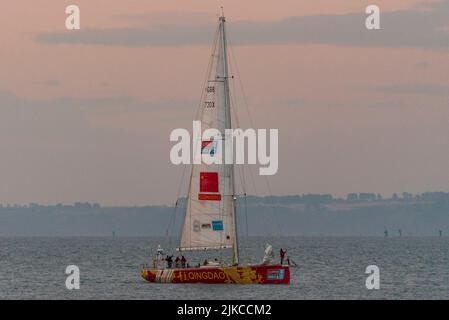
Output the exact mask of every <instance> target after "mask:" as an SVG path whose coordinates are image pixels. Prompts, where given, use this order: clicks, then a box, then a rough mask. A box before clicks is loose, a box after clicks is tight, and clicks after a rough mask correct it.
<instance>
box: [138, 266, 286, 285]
mask: <svg viewBox="0 0 449 320" xmlns="http://www.w3.org/2000/svg"><path fill="white" fill-rule="evenodd" d="M141 275H142V278H144V279H145V280H147V281H150V282H159V283H211V284H219V283H236V284H289V283H290V268H289V267H288V266H281V265H271V266H268V265H255V266H232V267H200V268H186V269H150V268H144V269H142V271H141Z"/></svg>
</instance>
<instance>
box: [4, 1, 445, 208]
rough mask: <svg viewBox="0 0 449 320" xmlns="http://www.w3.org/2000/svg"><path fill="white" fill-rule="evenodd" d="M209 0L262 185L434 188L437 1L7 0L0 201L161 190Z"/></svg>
mask: <svg viewBox="0 0 449 320" xmlns="http://www.w3.org/2000/svg"><path fill="white" fill-rule="evenodd" d="M70 4H77V5H78V6H79V7H80V9H81V30H79V31H68V30H66V29H65V18H66V15H65V8H66V6H67V5H70ZM370 4H376V5H378V6H379V7H380V9H381V30H378V31H368V30H366V28H365V22H364V19H365V17H366V14H365V7H366V6H368V5H370ZM221 5H224V7H225V13H226V16H227V21H228V27H229V38H230V41H231V45H232V48H233V49H232V51H233V56H234V57H235V58H236V60H237V66H238V70H239V75H240V79H241V81H242V82H243V86H244V91H245V94H246V98H247V100H248V105H249V109H250V112H251V115H252V118H253V121H254V123H255V125H256V127H258V128H279V130H280V164H279V171H278V174H277V175H275V176H273V177H269V183H270V186H271V192H272V193H273V194H279V195H285V194H301V193H307V192H313V193H332V194H334V195H336V196H345V195H346V194H347V193H348V192H376V193H381V194H383V195H385V196H389V195H391V193H393V192H403V191H407V192H413V193H415V192H423V191H432V190H441V191H449V1H448V0H444V1H424V0H416V1H414V0H388V1H387V0H378V1H376V2H375V3H374V2H372V1H360V0H354V1H352V0H314V1H310V0H279V1H272V0H269V1H265V0H263V1H261V0H259V1H252V0H245V1H241V0H222V1H215V0H213V1H205V0H182V1H167V0H148V1H141V0H128V1H126V2H125V1H111V0H94V1H92V0H70V1H61V0H40V1H39V4H32V5H31V4H30V1H28V0H16V1H9V2H8V3H7V4H5V5H3V6H2V10H1V13H0V16H1V19H0V40H1V42H0V70H1V72H0V154H1V160H0V203H29V202H40V203H59V202H62V203H71V202H74V201H95V202H101V203H103V204H105V205H128V204H147V203H154V204H161V203H172V202H173V199H174V198H175V197H176V195H177V188H178V185H179V179H180V174H181V172H182V168H180V167H176V166H173V165H172V164H171V163H170V161H169V150H170V148H171V146H172V145H171V144H170V142H169V134H170V131H171V130H172V129H174V128H179V127H185V128H190V127H191V121H192V120H193V117H194V115H195V111H196V108H197V105H198V102H199V97H200V94H201V84H202V81H203V77H204V72H205V69H206V67H207V62H208V57H209V53H210V44H211V41H212V37H213V33H214V31H215V25H216V20H217V13H218V12H219V10H220V9H219V8H220V6H221ZM242 101H243V100H242ZM241 108H244V106H243V105H242V106H241ZM245 110H246V109H245ZM245 112H246V111H245ZM242 113H243V114H244V112H243V111H242ZM241 125H242V127H248V126H250V123H249V121H245V117H244V116H242V123H241ZM255 185H256V190H255V192H257V193H258V194H266V193H267V192H268V191H267V188H264V186H265V182H264V181H263V180H260V179H259V178H256V182H255ZM248 191H249V193H254V190H251V189H249V190H248Z"/></svg>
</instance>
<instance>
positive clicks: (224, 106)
mask: <svg viewBox="0 0 449 320" xmlns="http://www.w3.org/2000/svg"><path fill="white" fill-rule="evenodd" d="M228 78H229V76H228V60H227V44H226V30H225V18H224V17H223V16H222V17H220V18H219V26H218V30H217V35H216V39H215V42H214V47H213V50H212V56H211V62H210V65H209V75H208V81H207V84H206V87H205V88H204V90H205V94H204V100H203V101H202V102H203V103H202V105H201V106H200V107H201V127H202V130H207V129H210V128H214V129H217V130H218V131H219V132H220V133H221V134H219V135H215V136H214V137H212V138H211V139H204V138H203V139H202V140H201V150H193V151H194V156H195V153H196V152H200V153H201V155H204V154H206V155H207V156H208V157H212V158H213V157H214V156H215V157H220V158H221V159H222V161H221V163H223V164H205V163H201V164H194V165H193V166H192V172H191V176H190V184H189V192H188V198H187V207H186V213H185V218H184V225H183V229H182V235H181V240H180V246H179V248H178V250H204V249H224V248H233V249H234V254H233V262H234V263H238V245H237V232H236V219H235V203H234V167H233V165H232V164H224V162H225V161H224V159H225V152H226V150H225V148H224V140H225V139H227V138H229V139H232V136H230V137H226V136H225V129H230V128H231V114H230V110H231V108H230V95H229V82H228ZM194 138H195V137H194ZM196 138H200V137H196Z"/></svg>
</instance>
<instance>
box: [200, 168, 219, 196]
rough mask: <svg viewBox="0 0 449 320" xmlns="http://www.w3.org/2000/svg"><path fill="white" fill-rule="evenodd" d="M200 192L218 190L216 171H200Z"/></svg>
mask: <svg viewBox="0 0 449 320" xmlns="http://www.w3.org/2000/svg"><path fill="white" fill-rule="evenodd" d="M200 192H218V172H200Z"/></svg>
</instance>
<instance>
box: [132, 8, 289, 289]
mask: <svg viewBox="0 0 449 320" xmlns="http://www.w3.org/2000/svg"><path fill="white" fill-rule="evenodd" d="M225 21H226V20H225V17H224V15H221V16H220V17H219V21H218V22H219V25H218V28H217V32H216V36H215V40H214V45H213V50H212V55H211V61H210V63H209V68H208V69H209V70H208V78H207V81H206V83H205V88H204V101H203V102H204V103H202V105H201V106H200V108H201V125H202V128H204V129H208V128H215V129H218V130H219V132H221V134H220V136H218V135H217V136H215V137H214V139H210V140H207V141H201V154H205V153H207V154H209V155H212V156H213V155H215V154H216V150H217V147H218V145H219V144H220V143H223V141H224V140H225V139H227V138H229V137H227V136H226V135H225V134H223V133H224V132H225V131H226V130H225V129H230V128H232V123H231V103H230V101H231V100H230V92H229V78H230V77H229V74H228V52H227V50H228V48H227V40H226V28H225ZM222 156H223V157H224V155H223V154H222ZM236 199H237V197H236V195H235V185H234V165H233V164H205V163H200V164H193V165H192V171H191V174H190V181H189V190H188V196H187V201H186V209H185V215H184V224H183V226H182V230H181V236H180V243H179V247H178V248H176V249H177V250H178V251H181V252H182V251H192V250H199V251H208V250H232V254H231V256H232V261H229V262H228V263H223V262H221V261H220V262H219V261H214V260H212V261H210V262H208V261H207V260H205V262H204V263H203V264H202V265H201V264H198V265H197V266H195V267H190V266H186V265H185V263H184V264H183V267H181V266H180V265H179V264H177V265H175V266H174V267H173V266H172V265H171V262H170V264H168V263H167V265H166V263H165V262H166V261H164V258H163V257H162V250H161V249H160V248H159V250H158V255H157V258H156V259H155V260H154V263H153V265H152V266H150V267H148V266H143V267H142V269H141V276H142V278H143V279H145V280H147V281H150V282H157V283H210V284H219V283H224V284H289V283H290V268H289V266H288V265H286V264H281V263H272V258H273V256H274V255H273V253H272V247H271V246H270V245H267V247H266V250H265V257H264V260H263V261H262V262H260V263H258V264H241V263H240V260H239V241H238V238H237V223H236V203H235V202H236Z"/></svg>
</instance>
